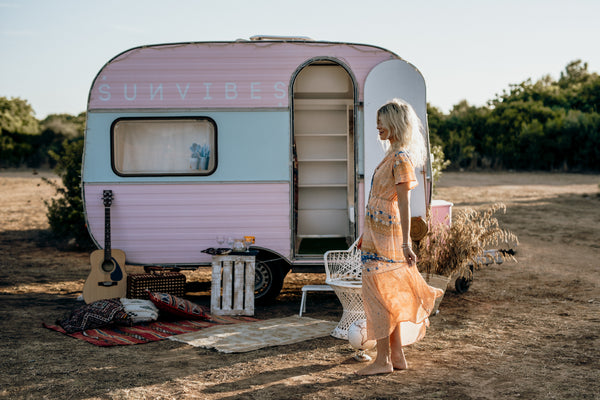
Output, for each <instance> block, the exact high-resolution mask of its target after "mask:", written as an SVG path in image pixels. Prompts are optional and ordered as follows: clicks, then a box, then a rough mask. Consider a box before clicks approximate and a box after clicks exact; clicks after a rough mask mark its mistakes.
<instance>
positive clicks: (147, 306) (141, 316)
mask: <svg viewBox="0 0 600 400" xmlns="http://www.w3.org/2000/svg"><path fill="white" fill-rule="evenodd" d="M121 304H123V308H124V309H125V312H126V313H127V315H128V316H129V318H130V319H131V322H133V323H134V324H137V323H138V322H149V321H156V320H157V319H158V308H156V306H155V305H154V303H152V302H151V301H150V300H142V299H126V298H122V299H121Z"/></svg>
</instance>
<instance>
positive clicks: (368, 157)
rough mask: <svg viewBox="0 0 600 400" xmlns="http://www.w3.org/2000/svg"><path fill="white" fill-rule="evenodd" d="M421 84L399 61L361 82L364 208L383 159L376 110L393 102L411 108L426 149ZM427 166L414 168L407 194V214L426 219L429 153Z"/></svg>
mask: <svg viewBox="0 0 600 400" xmlns="http://www.w3.org/2000/svg"><path fill="white" fill-rule="evenodd" d="M425 97H426V95H425V81H424V80H423V76H422V75H421V73H420V72H419V71H418V70H417V69H416V68H415V67H413V66H412V65H410V64H408V63H407V62H406V61H403V60H389V61H384V62H382V63H380V64H378V65H377V66H376V67H375V68H373V69H372V70H371V72H370V73H369V75H368V76H367V79H366V81H365V93H364V99H365V101H364V162H365V165H364V167H365V170H364V171H365V185H364V191H365V193H364V195H365V205H366V202H367V201H368V198H369V191H370V188H371V179H372V177H373V171H375V168H376V167H377V165H378V164H379V162H380V161H381V160H382V158H383V156H384V155H385V151H384V149H383V147H382V144H381V142H380V141H379V136H378V132H377V110H378V109H379V107H381V106H382V105H383V104H385V103H386V102H388V101H389V100H392V99H394V98H400V99H402V100H404V101H406V102H408V103H410V105H412V107H413V108H414V109H415V111H416V113H417V115H418V116H419V118H420V119H421V123H422V124H423V128H424V129H423V135H424V139H425V143H426V146H427V149H429V132H428V130H427V101H426V98H425ZM427 153H428V156H427V162H426V163H425V166H424V167H423V168H418V169H417V171H416V173H417V179H418V181H419V186H417V187H416V188H415V189H414V190H412V191H411V200H410V201H411V214H412V216H413V217H417V216H418V217H423V218H424V219H425V218H426V215H427V208H428V204H429V199H430V187H431V184H430V182H431V178H430V177H431V162H430V157H429V151H428V152H427Z"/></svg>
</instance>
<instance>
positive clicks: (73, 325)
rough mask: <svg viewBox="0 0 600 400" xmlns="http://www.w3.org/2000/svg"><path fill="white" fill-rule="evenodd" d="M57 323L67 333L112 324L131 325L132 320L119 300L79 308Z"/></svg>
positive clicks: (99, 301)
mask: <svg viewBox="0 0 600 400" xmlns="http://www.w3.org/2000/svg"><path fill="white" fill-rule="evenodd" d="M56 322H57V323H58V325H60V326H61V327H62V328H63V329H64V330H65V331H66V332H67V333H74V332H80V331H85V330H88V329H93V328H100V327H102V326H106V325H109V324H111V323H119V324H125V325H130V324H131V320H130V319H129V316H128V315H127V313H126V312H125V309H124V308H123V304H121V302H120V301H119V299H104V300H98V301H94V302H93V303H90V304H86V305H84V306H81V307H79V308H77V309H76V310H74V311H72V312H71V313H70V314H69V316H68V317H66V318H63V319H62V320H59V321H56Z"/></svg>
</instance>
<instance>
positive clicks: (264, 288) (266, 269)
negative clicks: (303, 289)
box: [254, 259, 286, 304]
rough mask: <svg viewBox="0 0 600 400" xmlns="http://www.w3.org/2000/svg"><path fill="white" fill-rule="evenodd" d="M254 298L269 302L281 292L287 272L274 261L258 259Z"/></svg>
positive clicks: (260, 301)
mask: <svg viewBox="0 0 600 400" xmlns="http://www.w3.org/2000/svg"><path fill="white" fill-rule="evenodd" d="M254 274H255V275H254V299H255V301H256V302H257V303H263V304H264V303H268V302H270V301H272V300H274V299H275V298H276V297H277V296H278V295H279V292H281V288H282V287H283V279H284V278H285V275H286V273H285V272H284V271H283V269H282V268H281V266H280V265H279V264H277V263H274V262H265V261H263V260H260V259H257V260H256V268H255V272H254Z"/></svg>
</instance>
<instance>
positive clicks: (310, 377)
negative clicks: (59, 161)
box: [0, 171, 600, 400]
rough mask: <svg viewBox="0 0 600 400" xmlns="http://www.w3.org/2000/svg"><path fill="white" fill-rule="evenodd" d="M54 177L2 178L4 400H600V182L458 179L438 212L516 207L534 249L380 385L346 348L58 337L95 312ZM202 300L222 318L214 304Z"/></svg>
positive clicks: (262, 311) (453, 307) (323, 306)
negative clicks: (53, 204)
mask: <svg viewBox="0 0 600 400" xmlns="http://www.w3.org/2000/svg"><path fill="white" fill-rule="evenodd" d="M41 175H45V176H49V177H52V174H51V173H40V174H33V173H32V172H31V171H0V196H1V199H0V200H1V201H0V315H1V317H0V332H1V333H0V335H1V336H0V337H1V339H2V340H1V341H0V371H1V374H0V399H45V398H47V399H287V398H290V399H327V400H331V399H396V398H398V399H400V398H411V399H436V398H449V399H517V398H522V399H600V340H599V335H600V288H599V283H600V196H599V187H598V184H599V183H600V176H599V175H578V174H549V173H465V172H463V173H449V172H448V173H445V174H444V175H443V177H442V180H441V182H440V184H439V185H438V189H437V195H436V198H439V199H444V200H448V201H451V202H453V203H454V204H455V208H454V210H458V209H460V208H464V207H475V208H478V207H485V206H487V205H489V204H491V203H494V202H498V201H501V202H504V203H505V204H506V205H507V213H506V214H505V215H500V216H499V220H500V221H501V223H502V225H503V227H505V228H508V229H510V230H512V231H513V232H514V233H516V234H517V235H518V236H519V239H520V241H521V244H520V246H519V247H518V248H517V258H518V261H519V262H518V263H504V264H502V265H491V266H488V267H486V268H484V269H482V270H479V271H476V273H475V280H474V282H473V284H472V286H471V288H470V290H469V291H468V292H466V293H464V294H457V293H456V292H454V291H453V290H448V291H447V293H446V296H445V297H444V300H443V301H442V304H441V307H440V313H439V314H438V315H437V316H435V317H432V318H431V327H430V329H429V330H428V334H427V336H426V337H425V339H424V340H423V341H421V342H419V343H418V344H415V345H413V346H410V347H408V348H407V351H406V355H407V360H408V362H409V367H410V369H409V370H408V371H404V372H395V373H393V374H389V375H384V376H377V377H356V376H353V374H352V372H353V371H355V370H356V369H358V368H359V367H360V366H359V365H358V364H357V363H356V362H355V361H353V360H352V358H351V356H352V354H353V352H352V350H351V348H350V347H349V345H348V344H347V343H346V342H344V341H342V340H339V339H335V338H333V337H325V338H321V339H317V340H311V341H306V342H303V343H299V344H295V345H289V346H281V347H272V348H268V349H263V350H258V351H253V352H249V353H243V354H221V353H217V352H215V351H212V350H206V349H199V348H194V347H191V346H187V345H185V344H182V343H177V342H172V341H162V342H155V343H149V344H145V345H137V346H123V347H112V348H101V347H95V346H92V345H90V344H88V343H85V342H82V341H78V340H75V339H72V338H69V337H67V336H63V335H61V334H59V333H57V332H53V331H49V330H47V329H45V328H43V327H42V326H41V324H42V322H53V321H54V320H55V319H56V318H58V317H60V316H62V315H63V314H64V313H66V312H68V311H70V310H72V309H74V308H75V307H77V306H79V305H80V304H81V303H80V302H78V301H77V296H78V295H79V294H80V292H81V289H82V286H83V283H84V280H85V278H86V277H87V275H88V273H89V265H88V254H87V253H85V252H73V251H64V250H60V249H57V248H56V247H55V246H53V245H52V244H51V243H50V242H48V241H47V240H45V238H46V237H47V236H45V231H46V230H47V228H48V225H47V222H46V217H45V208H44V205H43V199H48V198H49V197H51V196H52V195H53V189H52V188H51V187H49V186H48V185H47V184H45V183H43V182H42V181H41V179H40V176H41ZM202 276H203V274H202V273H195V274H190V277H189V279H192V280H194V279H196V280H197V279H201V278H202ZM323 279H324V277H323V275H321V274H290V275H288V277H287V278H286V284H285V287H284V289H283V293H282V295H281V296H280V297H279V299H278V301H277V302H276V303H275V304H274V305H271V306H268V307H258V309H257V311H256V316H257V317H258V318H271V317H280V316H288V315H292V314H295V313H297V312H298V308H299V304H300V288H301V286H302V285H304V284H308V283H320V282H321V281H322V280H323ZM189 296H190V299H192V300H194V301H196V302H198V303H201V304H209V293H208V292H196V293H190V294H189ZM308 301H309V303H308V307H307V316H310V317H316V318H322V319H330V320H336V319H338V318H339V316H340V313H341V306H340V304H339V302H338V301H337V299H336V298H335V295H333V294H332V293H321V294H319V293H311V294H310V295H309V298H308ZM372 355H373V354H372Z"/></svg>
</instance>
